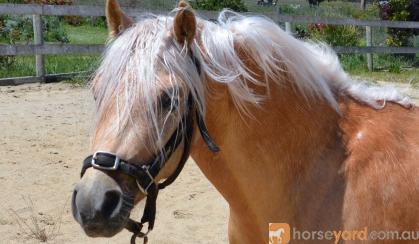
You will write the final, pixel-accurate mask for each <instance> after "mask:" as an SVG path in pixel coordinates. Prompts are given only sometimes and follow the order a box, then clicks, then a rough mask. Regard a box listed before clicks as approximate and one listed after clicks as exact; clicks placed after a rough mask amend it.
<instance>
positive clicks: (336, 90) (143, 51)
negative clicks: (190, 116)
mask: <svg viewBox="0 0 419 244" xmlns="http://www.w3.org/2000/svg"><path fill="white" fill-rule="evenodd" d="M172 26H173V18H172V17H167V16H152V15H150V16H147V17H144V18H143V19H142V20H140V21H139V22H138V23H137V24H135V25H134V26H132V27H131V28H129V29H127V30H125V31H124V32H123V33H122V34H121V35H120V36H119V37H118V38H116V39H115V40H113V41H112V42H110V44H109V45H108V47H107V50H106V52H105V55H104V58H103V62H102V64H101V66H100V67H99V69H98V71H97V74H96V77H97V79H100V80H101V82H100V85H95V82H93V92H94V95H95V97H96V98H97V106H98V110H99V113H98V114H99V116H101V115H100V114H103V113H106V111H104V110H106V107H107V104H109V102H115V100H116V101H117V102H116V104H117V105H118V106H119V108H118V121H117V122H118V123H115V128H116V129H121V128H124V127H125V126H126V125H127V124H128V123H131V124H132V125H134V127H135V126H137V125H135V123H133V121H132V117H131V116H132V111H134V110H136V109H135V106H144V109H145V110H142V111H151V112H149V113H147V116H148V120H149V121H150V122H152V124H154V128H155V129H156V130H157V131H156V132H157V133H156V134H157V137H158V138H157V139H159V137H160V135H161V133H162V131H163V130H162V128H161V127H162V125H159V124H158V121H157V115H156V113H154V112H152V111H156V108H155V99H156V96H157V95H158V94H156V86H158V85H159V77H161V76H162V75H163V74H166V77H169V79H170V81H171V82H173V84H178V83H177V82H176V81H177V80H181V81H183V84H184V85H186V86H187V88H188V89H189V90H190V91H191V92H192V94H193V98H194V99H195V101H196V104H198V106H199V109H200V111H201V112H202V113H205V102H204V99H205V92H206V91H205V89H206V85H205V84H204V83H203V80H204V79H203V77H208V78H209V79H211V80H213V81H215V82H219V83H225V84H226V85H227V86H228V88H229V91H230V93H231V94H232V97H233V99H234V101H235V103H236V105H237V107H238V109H239V110H240V111H241V112H244V113H247V112H248V110H247V107H248V106H247V105H248V104H260V103H261V102H263V100H264V99H266V98H267V97H268V96H269V90H270V89H272V85H273V84H271V83H282V82H284V81H285V80H286V79H288V80H291V81H292V82H294V84H295V86H296V87H297V89H298V90H299V91H300V92H301V94H302V95H303V96H305V97H306V98H311V97H315V98H317V99H324V100H326V101H327V102H328V103H329V104H330V105H331V106H332V107H334V108H336V109H338V106H337V102H336V96H337V94H346V95H349V96H352V97H353V98H355V99H357V100H358V101H360V102H363V103H365V104H368V105H370V106H372V107H374V108H379V107H380V106H381V105H380V104H378V103H377V100H384V101H385V100H391V101H396V102H399V103H400V104H402V105H408V104H410V103H409V101H408V99H407V98H406V97H404V96H402V95H401V94H399V93H398V92H397V91H396V90H395V89H392V88H378V87H370V86H367V85H366V84H364V83H359V82H354V81H353V80H352V79H351V78H350V77H349V76H348V75H347V74H346V73H345V72H344V71H343V70H342V68H341V65H340V63H339V60H338V58H337V56H336V54H335V53H334V52H333V51H332V50H331V49H330V48H329V47H327V46H326V45H324V44H318V43H317V44H316V43H310V42H304V41H301V40H298V39H295V38H294V37H292V36H291V35H289V34H287V33H286V32H284V31H283V30H282V29H281V28H280V27H279V26H278V25H277V24H276V23H274V22H273V21H271V20H270V19H267V18H265V17H261V16H250V17H246V16H243V15H239V14H237V13H234V12H232V11H228V10H224V11H222V12H221V13H220V15H219V17H218V21H217V22H216V23H213V22H210V21H205V20H202V19H200V18H198V26H199V31H198V36H197V38H196V39H197V40H198V41H195V42H194V43H192V44H191V45H190V50H191V51H192V53H193V54H194V56H195V57H196V59H197V60H198V61H199V63H200V64H201V68H200V70H201V74H199V73H198V71H197V68H196V67H195V64H194V60H193V59H192V58H191V57H190V56H189V55H188V53H187V51H186V47H187V44H185V45H180V44H178V43H177V42H176V41H175V40H173V39H174V38H172V37H170V34H169V33H170V30H171V28H172ZM237 44H240V45H242V46H243V47H244V50H241V51H245V52H246V54H247V55H248V57H249V58H251V59H252V60H254V62H255V63H256V64H258V65H259V67H258V68H260V69H261V71H263V75H264V79H260V77H258V78H256V74H255V73H254V72H253V71H252V70H250V69H249V68H248V67H247V66H246V64H245V63H244V62H243V60H241V57H240V56H239V54H240V53H239V51H238V50H237ZM167 75H168V76H167ZM250 83H254V84H256V85H259V86H264V87H266V91H267V92H266V94H256V93H255V92H254V91H253V90H252V88H251V87H250V86H249V84H250ZM175 87H176V86H175ZM176 94H179V93H176V92H174V93H173V94H171V95H172V96H176ZM140 97H141V98H142V100H141V101H144V103H143V104H141V105H139V104H138V98H140ZM136 102H137V103H136ZM168 116H169V115H168ZM158 141H160V140H158Z"/></svg>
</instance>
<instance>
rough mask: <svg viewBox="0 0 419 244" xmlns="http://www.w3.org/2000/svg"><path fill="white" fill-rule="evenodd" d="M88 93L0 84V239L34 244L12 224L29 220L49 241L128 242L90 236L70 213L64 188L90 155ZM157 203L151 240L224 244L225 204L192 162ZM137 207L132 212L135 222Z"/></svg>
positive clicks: (73, 180)
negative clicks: (3, 85)
mask: <svg viewBox="0 0 419 244" xmlns="http://www.w3.org/2000/svg"><path fill="white" fill-rule="evenodd" d="M89 98H90V95H89V93H88V90H87V89H85V88H74V87H72V86H71V85H68V84H63V83H61V84H43V85H39V84H33V85H23V86H18V87H0V156H1V157H0V186H1V187H0V243H1V244H4V243H38V242H39V241H37V240H36V238H34V237H31V236H30V235H28V233H27V232H30V231H29V229H28V227H26V226H25V224H24V223H21V225H22V226H21V227H19V225H18V224H17V222H18V220H20V221H26V222H27V223H28V224H29V226H31V228H34V224H33V223H32V222H31V219H32V217H35V219H37V221H38V222H39V226H40V229H44V228H45V229H46V232H47V236H48V237H49V238H51V240H50V241H48V242H49V243H124V244H126V243H129V238H130V235H129V233H128V232H126V231H124V232H121V233H120V234H118V235H117V236H115V237H114V238H112V239H90V238H88V237H87V236H85V235H84V233H83V231H82V230H81V228H80V227H79V225H78V224H77V223H76V222H75V221H74V220H73V217H72V215H71V207H70V197H71V193H72V191H73V187H74V185H75V183H76V182H77V181H78V180H79V171H80V168H81V162H82V160H83V158H84V157H85V156H86V155H88V153H89V151H88V149H89V134H90V132H91V111H92V110H91V107H92V106H91V101H90V100H89ZM25 199H26V200H25ZM30 200H32V202H33V205H32V204H31V203H29V201H30ZM157 204H158V205H157V206H158V212H157V219H156V226H155V229H154V231H153V232H152V234H151V236H150V243H171V244H172V243H173V244H174V243H186V244H188V243H227V214H228V211H227V204H226V202H225V201H224V200H223V199H222V198H221V196H220V194H219V193H218V192H217V191H216V190H215V189H214V187H212V185H211V184H210V183H209V182H208V181H207V180H206V178H205V177H204V176H203V175H202V173H201V172H200V170H199V169H198V168H197V166H196V165H195V163H194V162H193V161H189V162H187V165H186V167H185V170H184V171H183V172H182V174H181V175H180V177H179V179H178V180H177V181H176V182H175V183H174V184H173V185H171V186H170V187H168V188H167V189H166V190H164V191H162V192H161V193H160V194H159V199H158V203H157ZM31 206H32V207H31ZM142 207H143V206H140V207H137V208H136V211H134V213H133V215H132V216H133V217H135V218H136V219H139V218H140V217H141V216H140V213H142ZM31 209H33V211H32V210H31ZM140 209H141V210H140ZM16 214H17V215H18V216H19V217H17V216H16ZM58 228H59V229H58ZM25 232H26V233H25ZM139 243H140V242H139Z"/></svg>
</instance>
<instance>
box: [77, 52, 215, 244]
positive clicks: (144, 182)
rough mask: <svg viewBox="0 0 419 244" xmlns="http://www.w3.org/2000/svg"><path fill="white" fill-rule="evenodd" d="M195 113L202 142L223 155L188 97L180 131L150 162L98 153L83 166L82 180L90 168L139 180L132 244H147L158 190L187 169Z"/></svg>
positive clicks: (129, 226) (131, 223) (131, 225)
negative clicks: (174, 159)
mask: <svg viewBox="0 0 419 244" xmlns="http://www.w3.org/2000/svg"><path fill="white" fill-rule="evenodd" d="M191 58H192V60H193V62H194V63H195V65H196V67H197V70H198V73H200V65H199V63H198V61H197V59H196V58H195V57H194V56H193V55H191ZM194 112H195V116H196V122H197V125H198V128H199V131H200V133H201V136H202V139H203V140H204V141H205V143H206V144H207V146H208V148H209V149H210V150H211V151H212V152H218V151H220V149H219V147H218V146H217V145H216V144H215V143H214V141H213V140H212V138H211V136H210V135H209V133H208V130H207V127H206V125H205V121H204V118H202V116H201V114H200V113H199V112H198V110H196V108H194V102H193V98H192V94H191V93H189V95H188V100H187V109H186V112H185V114H184V115H183V117H182V119H181V121H180V123H179V125H178V127H177V129H176V130H175V131H174V132H173V134H172V135H171V137H170V138H169V140H168V141H167V143H166V145H165V146H164V148H162V150H161V152H160V153H159V154H157V155H155V156H154V157H153V158H152V159H151V160H149V161H147V162H138V163H135V164H134V163H129V162H127V161H126V160H123V159H121V158H119V157H118V156H117V155H115V154H113V153H109V152H100V151H99V152H96V153H95V154H93V155H90V156H88V157H87V158H86V159H85V160H84V162H83V167H82V170H81V177H83V175H84V173H85V172H86V170H87V169H88V168H90V167H93V168H95V169H98V170H103V171H119V172H122V173H124V174H126V175H129V176H131V177H133V178H134V179H135V180H136V183H137V185H138V188H139V189H140V191H141V192H142V193H143V194H145V195H146V197H147V199H146V205H145V208H144V212H143V217H142V218H141V221H140V222H137V221H134V220H132V219H129V220H128V222H127V224H126V226H125V228H126V229H127V230H128V231H130V232H132V233H133V235H132V237H131V244H135V240H136V238H137V237H138V238H143V239H144V244H146V243H147V242H148V237H147V234H148V233H149V232H150V231H151V230H152V229H153V227H154V221H155V217H156V200H157V195H158V193H159V190H162V189H164V188H165V187H166V186H168V185H170V184H172V183H173V182H174V181H175V180H176V178H177V177H178V176H179V174H180V172H181V171H182V169H183V166H185V163H186V160H187V159H188V157H189V154H190V145H191V140H192V136H193V131H194V117H193V114H194ZM182 142H183V152H182V156H181V158H180V160H179V163H178V165H177V168H176V170H175V171H174V172H173V174H172V175H171V176H169V177H168V178H167V179H166V180H165V181H164V182H162V183H157V182H156V180H155V177H156V176H157V175H158V173H159V172H160V170H161V169H162V168H163V167H164V165H165V164H166V162H167V160H168V159H169V158H170V156H171V155H172V154H173V152H174V151H176V149H177V148H178V147H179V145H180V144H181V143H182ZM145 223H148V230H147V232H142V231H141V230H142V228H143V225H144V224H145Z"/></svg>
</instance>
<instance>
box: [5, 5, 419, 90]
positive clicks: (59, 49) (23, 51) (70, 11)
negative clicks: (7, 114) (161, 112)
mask: <svg viewBox="0 0 419 244" xmlns="http://www.w3.org/2000/svg"><path fill="white" fill-rule="evenodd" d="M124 11H125V12H126V13H127V14H128V15H130V16H132V17H136V16H139V15H141V14H144V13H145V12H150V11H144V10H142V9H132V8H127V9H124ZM151 12H153V13H155V14H164V13H167V12H161V11H160V12H159V11H151ZM3 14H13V15H32V16H33V27H34V28H33V29H34V43H33V44H29V45H0V56H2V55H12V56H15V55H35V56H36V77H19V78H7V79H0V85H10V84H22V83H29V82H43V81H44V82H50V81H56V80H60V79H68V77H70V76H72V75H74V73H69V74H55V75H45V67H44V57H43V55H47V54H54V55H64V54H98V53H101V52H102V51H103V50H104V45H72V44H44V43H43V31H42V21H41V16H42V15H54V16H72V15H75V16H104V15H105V10H104V8H103V7H95V6H55V5H36V4H0V15H3ZM217 14H218V13H217V12H210V11H199V12H198V15H199V16H200V17H202V18H204V19H216V18H217ZM267 17H269V18H271V19H273V20H274V21H276V22H277V23H278V24H279V23H285V28H286V31H288V32H290V33H292V28H291V26H292V25H291V23H306V24H307V23H323V24H331V25H354V26H364V27H365V30H366V40H367V46H366V47H334V49H335V51H336V52H337V53H358V54H367V62H368V68H369V69H370V70H372V69H373V63H372V53H419V48H418V47H416V48H415V47H375V46H372V35H371V27H392V28H412V29H419V22H411V21H381V20H357V19H351V18H325V17H311V16H286V15H280V14H272V13H270V14H267Z"/></svg>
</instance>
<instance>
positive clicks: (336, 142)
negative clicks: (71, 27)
mask: <svg viewBox="0 0 419 244" xmlns="http://www.w3.org/2000/svg"><path fill="white" fill-rule="evenodd" d="M106 12H107V20H108V26H109V28H110V33H111V37H112V39H111V41H110V43H109V45H108V47H107V50H106V52H105V56H104V58H103V62H102V64H101V66H100V67H99V69H98V71H97V73H96V76H95V78H94V80H93V84H92V92H93V96H94V98H95V101H96V106H97V121H96V127H95V132H94V137H93V140H92V148H91V150H92V152H98V151H99V152H98V153H96V155H94V156H91V157H89V158H88V159H87V160H86V161H85V167H84V169H83V172H82V175H83V177H82V178H81V180H80V182H79V183H78V184H77V186H76V189H75V192H74V195H73V214H74V217H75V219H76V220H77V221H78V222H79V223H80V225H81V226H82V227H83V229H84V231H85V232H86V233H87V235H89V236H106V237H109V236H113V235H115V234H117V233H118V232H120V231H121V230H122V229H123V228H124V227H127V228H129V229H130V230H131V231H133V232H134V234H135V236H139V237H143V236H144V234H142V233H140V232H139V230H138V228H139V227H140V226H141V225H140V224H139V223H137V224H138V225H135V224H136V223H134V222H133V221H131V220H129V214H130V211H131V209H132V208H133V206H134V205H135V204H137V203H138V202H139V201H141V200H142V199H144V198H145V194H148V195H147V204H146V205H147V206H146V210H145V215H144V218H143V221H142V223H144V222H148V223H149V224H151V225H152V224H153V223H154V218H153V217H154V213H155V205H153V202H155V198H156V197H157V192H158V187H157V186H156V185H157V182H159V181H160V180H162V179H167V178H169V180H170V181H173V180H174V178H175V177H174V176H176V175H177V174H178V173H179V171H180V169H181V166H180V167H179V165H183V163H184V161H185V160H186V158H187V156H189V154H190V155H191V156H192V158H193V159H194V160H195V161H196V163H197V164H198V166H199V167H200V169H201V170H202V172H203V173H204V174H205V176H206V177H207V178H208V179H209V180H210V181H211V183H212V184H214V186H215V187H216V188H217V189H218V191H219V192H220V193H221V194H222V196H223V197H224V198H225V199H226V201H227V202H228V204H229V206H230V219H229V240H230V243H248V244H258V243H267V242H268V223H270V222H279V223H288V224H289V225H290V226H292V227H293V228H296V229H298V230H308V231H316V230H318V231H325V230H363V229H364V228H365V227H367V228H368V230H384V231H385V230H391V231H413V230H418V228H419V211H418V210H419V192H418V189H419V180H418V179H419V177H418V176H419V112H418V109H417V107H415V106H412V105H411V104H410V102H409V100H408V98H407V97H405V96H403V95H400V94H399V93H398V92H396V91H395V90H394V89H392V88H383V87H381V88H380V87H374V86H368V85H365V84H360V83H357V82H355V81H353V80H351V78H350V77H349V76H348V75H347V74H346V73H345V72H344V71H343V70H342V68H341V66H340V64H339V62H338V58H337V57H336V55H335V54H334V53H333V52H332V51H331V50H330V49H329V48H327V47H326V46H324V45H320V44H313V43H305V42H303V41H300V40H297V39H295V38H293V37H292V36H290V35H288V34H287V33H285V32H284V31H283V30H282V29H280V28H279V27H278V26H277V25H276V24H275V23H274V22H272V21H271V20H269V19H266V18H264V17H256V16H253V17H244V16H241V15H239V14H236V13H233V12H230V11H223V12H221V13H220V16H219V18H218V22H217V23H213V22H209V21H205V20H202V19H200V18H196V17H195V15H194V13H193V11H192V9H191V8H190V6H189V5H187V4H186V3H185V2H183V1H181V3H180V4H179V6H178V8H177V9H176V10H175V12H176V16H175V17H170V16H145V17H144V18H142V19H141V20H140V21H139V22H137V23H134V22H133V21H132V20H131V19H130V18H129V17H126V16H125V15H124V14H123V12H122V11H121V9H120V7H119V5H118V4H117V3H116V1H115V0H108V1H107V11H106ZM191 115H193V116H191ZM195 115H196V116H195ZM205 125H206V126H207V128H208V129H206V128H205ZM193 130H195V131H196V132H201V133H193V134H192V133H191V131H193ZM210 136H211V137H212V139H213V141H214V142H216V143H217V144H218V146H219V148H220V151H219V152H214V151H217V147H216V145H214V144H213V141H212V140H211V137H210ZM179 138H180V139H179ZM208 146H209V147H210V149H212V150H209V149H208ZM101 151H103V152H104V153H103V152H101ZM156 155H157V156H156ZM185 155H186V156H185ZM91 166H93V167H91ZM143 166H144V167H143ZM169 183H170V182H169ZM150 199H151V200H150ZM137 227H138V228H137ZM135 228H137V230H133V229H135ZM150 229H152V226H151V228H150ZM135 236H134V238H135ZM341 240H342V239H341ZM293 242H298V240H296V241H293ZM320 242H321V241H320ZM343 242H344V241H341V243H343ZM353 242H355V243H357V242H358V241H353ZM367 242H369V243H373V242H375V241H374V240H372V239H371V240H368V241H367ZM384 242H385V241H384ZM397 242H398V241H397V240H388V241H387V243H397ZM315 243H319V241H316V242H315ZM380 243H381V242H380ZM403 243H407V242H406V241H404V242H403Z"/></svg>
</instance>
